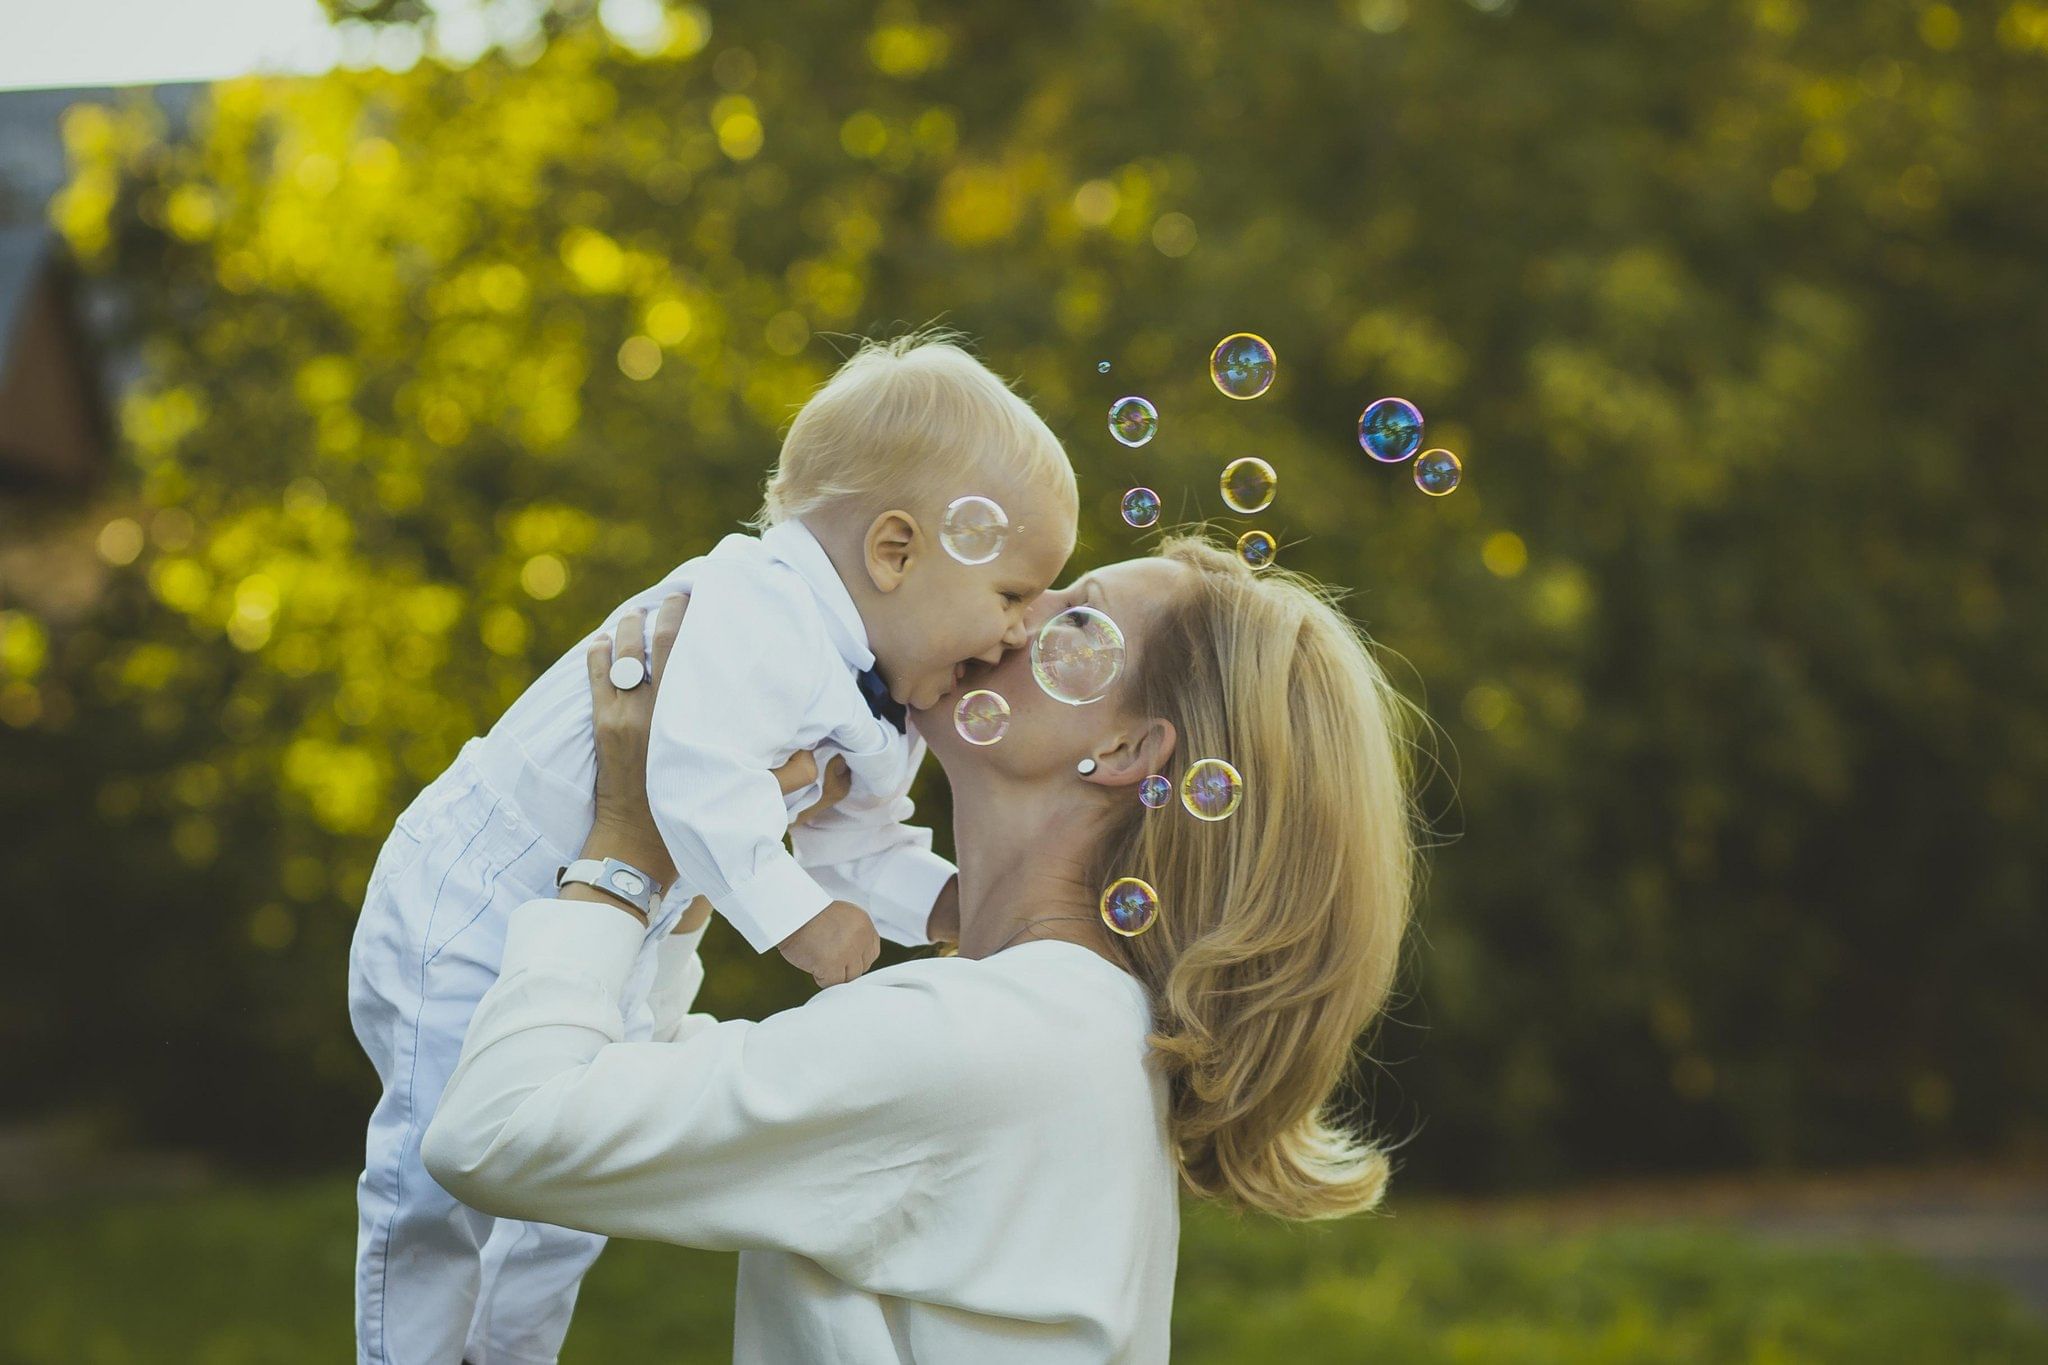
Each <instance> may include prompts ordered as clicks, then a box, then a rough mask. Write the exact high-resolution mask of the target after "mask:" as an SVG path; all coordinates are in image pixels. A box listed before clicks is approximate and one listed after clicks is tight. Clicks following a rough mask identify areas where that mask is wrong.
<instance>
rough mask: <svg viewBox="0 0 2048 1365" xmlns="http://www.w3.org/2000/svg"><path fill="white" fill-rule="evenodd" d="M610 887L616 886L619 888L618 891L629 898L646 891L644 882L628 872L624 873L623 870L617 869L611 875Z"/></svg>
mask: <svg viewBox="0 0 2048 1365" xmlns="http://www.w3.org/2000/svg"><path fill="white" fill-rule="evenodd" d="M612 885H613V886H616V887H617V888H619V890H621V891H623V892H625V893H626V894H627V895H629V896H637V895H639V894H640V893H641V892H643V891H645V890H646V889H647V883H646V882H643V881H641V880H640V879H639V878H638V877H636V876H634V875H633V874H632V873H630V872H627V871H625V870H624V869H623V868H621V869H618V870H616V871H614V872H613V873H612Z"/></svg>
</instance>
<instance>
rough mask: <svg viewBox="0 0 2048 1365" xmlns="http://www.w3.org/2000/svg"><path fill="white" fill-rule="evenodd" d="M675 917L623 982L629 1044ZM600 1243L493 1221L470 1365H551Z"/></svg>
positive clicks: (650, 1019)
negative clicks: (664, 937)
mask: <svg viewBox="0 0 2048 1365" xmlns="http://www.w3.org/2000/svg"><path fill="white" fill-rule="evenodd" d="M682 899H684V900H687V899H688V898H687V897H684V898H682ZM682 909H683V907H682V906H681V905H680V904H676V905H667V904H665V905H664V906H663V907H662V908H661V911H660V912H659V913H658V914H657V915H656V917H655V920H654V924H653V929H654V931H655V933H654V935H653V936H652V937H651V938H650V940H649V942H648V944H647V945H646V946H645V947H643V948H642V949H641V954H640V960H639V961H638V962H636V963H635V964H634V968H633V972H632V974H631V976H630V977H629V979H628V980H627V983H626V988H625V992H624V994H625V1001H624V1004H625V1017H624V1021H623V1022H624V1024H625V1036H626V1038H627V1040H628V1041H631V1042H646V1041H647V1040H648V1039H649V1038H651V1037H652V1036H653V1034H654V1014H653V1010H652V1008H651V1006H650V1003H649V1001H648V998H647V993H648V987H649V985H650V984H651V983H652V980H653V976H654V961H655V945H656V944H658V943H660V942H661V935H662V933H663V931H665V930H667V929H669V928H671V927H672V926H673V925H674V923H675V921H676V919H677V917H678V916H679V915H681V914H682ZM605 1241H606V1239H605V1238H604V1237H602V1236H599V1235H598V1234H596V1233H590V1232H578V1231H576V1230H575V1229H573V1228H563V1227H556V1226H555V1225H554V1224H552V1223H515V1222H512V1221H510V1220H508V1219H499V1220H498V1222H497V1224H496V1226H494V1227H493V1228H492V1229H491V1239H490V1241H489V1242H488V1243H487V1244H486V1245H485V1247H484V1252H483V1288H482V1289H481V1291H480V1292H479V1293H478V1295H477V1304H476V1318H475V1320H474V1321H473V1322H471V1323H470V1326H469V1347H468V1350H467V1352H466V1358H467V1359H468V1360H469V1361H470V1365H553V1362H554V1361H555V1359H556V1357H557V1356H558V1355H559V1354H560V1353H561V1349H562V1341H563V1338H565V1337H566V1336H567V1335H568V1333H569V1318H570V1315H571V1314H572V1313H573V1312H574V1311H575V1308H576V1293H577V1290H578V1289H580V1288H581V1287H582V1283H583V1276H584V1275H585V1273H586V1272H588V1271H589V1269H590V1266H591V1264H592V1263H593V1262H595V1261H596V1260H597V1257H598V1253H599V1252H601V1251H603V1250H604V1246H605Z"/></svg>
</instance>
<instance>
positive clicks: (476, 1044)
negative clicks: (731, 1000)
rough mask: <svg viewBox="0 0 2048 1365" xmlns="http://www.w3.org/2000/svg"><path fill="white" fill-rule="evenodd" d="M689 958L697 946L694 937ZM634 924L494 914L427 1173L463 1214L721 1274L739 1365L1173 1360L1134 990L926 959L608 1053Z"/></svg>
mask: <svg viewBox="0 0 2048 1365" xmlns="http://www.w3.org/2000/svg"><path fill="white" fill-rule="evenodd" d="M699 932H700V933H701V931H699ZM641 935H642V930H641V927H640V925H639V924H638V923H637V922H635V921H634V920H633V918H632V917H631V916H629V915H626V914H625V913H623V912H622V911H620V910H618V909H617V908H615V907H612V906H608V905H598V904H593V903H588V902H578V901H546V900H537V901H529V902H527V903H526V904H524V905H522V906H520V907H519V909H518V910H516V911H515V912H514V913H513V916H512V919H511V922H510V925H509V930H508V934H507V937H506V941H505V959H504V966H503V970H502V974H501V975H500V977H499V979H498V981H497V984H496V985H494V986H492V988H491V990H490V992H489V993H488V994H487V995H485V996H484V998H483V1002H482V1003H481V1005H479V1006H478V1008H477V1012H476V1015H475V1017H474V1019H473V1020H472V1021H471V1023H470V1027H469V1036H468V1037H467V1039H466V1040H465V1041H464V1043H463V1048H462V1060H461V1062H460V1064H459V1065H458V1066H457V1067H456V1070H455V1074H454V1076H453V1077H452V1078H451V1079H450V1080H449V1082H448V1087H447V1089H446V1091H445V1092H444V1093H443V1094H442V1096H441V1103H440V1108H439V1111H438V1112H437V1113H436V1115H435V1117H434V1120H433V1123H432V1124H431V1126H429V1128H428V1129H427V1132H426V1136H425V1139H424V1143H423V1147H422V1153H423V1157H424V1160H425V1163H426V1167H427V1170H428V1171H429V1172H430V1173H431V1174H432V1175H433V1177H434V1178H435V1179H436V1180H437V1181H439V1182H440V1183H441V1184H442V1185H443V1186H444V1187H445V1188H446V1189H447V1190H448V1191H449V1192H450V1193H451V1194H453V1195H455V1197H456V1198H458V1199H460V1200H462V1201H463V1202H464V1203H466V1204H469V1205H471V1206H473V1207H475V1208H478V1209H480V1210H482V1211H483V1212H486V1213H490V1214H495V1215H497V1216H500V1217H507V1218H521V1219H533V1220H539V1221H543V1222H549V1223H556V1224H560V1225H563V1226H566V1227H574V1228H582V1229H585V1230H588V1231H591V1232H600V1233H605V1234H607V1235H610V1236H614V1237H638V1238H645V1239H650V1240H655V1241H665V1242H674V1243H678V1244H681V1245H685V1246H696V1247H706V1248H710V1249H713V1250H734V1249H737V1250H739V1251H740V1252H741V1255H740V1274H739V1297H738V1302H737V1305H736V1308H735V1321H734V1359H735V1360H736V1361H741V1362H772V1363H773V1365H796V1363H797V1362H804V1361H834V1362H849V1363H850V1365H866V1363H868V1362H905V1361H926V1362H941V1363H942V1365H951V1363H952V1362H966V1361H971V1362H975V1365H1007V1363H1008V1362H1018V1363H1019V1365H1022V1363H1023V1362H1030V1363H1031V1365H1047V1362H1054V1363H1057V1362H1068V1361H1072V1362H1080V1361H1088V1362H1100V1361H1138V1362H1151V1361H1163V1360H1165V1359H1166V1358H1167V1351H1168V1345H1169V1319H1170V1317H1171V1311H1172V1303H1173V1278H1174V1269H1175V1260H1176V1256H1177V1252H1178V1246H1179V1234H1180V1214H1179V1205H1178V1202H1177V1192H1178V1186H1177V1176H1176V1173H1175V1170H1174V1166H1173V1163H1172V1159H1171V1156H1170V1149H1169V1138H1168V1130H1167V1092H1166V1083H1165V1080H1164V1078H1163V1077H1161V1076H1160V1075H1159V1074H1158V1073H1157V1072H1156V1071H1154V1070H1152V1069H1151V1068H1149V1067H1148V1066H1147V1065H1146V1064H1145V1054H1146V1051H1147V1045H1146V1042H1145V1036H1146V1033H1147V1031H1148V1030H1149V1028H1150V1027H1151V1019H1150V1011H1149V1008H1148V1006H1147V1003H1146V999H1145V993H1144V990H1143V988H1142V987H1141V986H1140V985H1139V984H1138V982H1137V981H1136V979H1135V978H1133V977H1131V976H1130V975H1129V974H1127V973H1125V972H1124V971H1122V970H1120V969H1119V968H1117V967H1116V966H1114V965H1112V964H1111V963H1109V962H1107V961H1105V960H1104V959H1103V958H1101V957H1099V956H1097V955H1096V954H1095V953H1093V952H1091V951H1090V950H1088V949H1086V948H1083V947H1081V946H1080V945H1078V944H1073V943H1066V942H1062V941H1059V940H1037V941H1030V942H1026V943H1021V944H1018V945H1017V946H1015V947H1013V948H1009V949H1007V950H1005V951H1003V952H1000V953H997V954H995V955H994V956H992V957H988V958H984V959H980V960H974V959H968V958H957V957H954V958H921V959H918V960H915V961H911V962H905V963H901V964H898V965H896V966H893V967H888V968H885V969H883V970H881V971H877V972H871V973H869V974H867V975H866V976H861V977H857V978H855V979H854V980H852V981H850V982H847V983H845V984H843V985H838V986H832V987H829V988H827V989H826V990H824V991H821V992H820V993H819V994H817V995H816V996H814V997H812V998H811V999H810V1000H809V1001H807V1002H806V1003H804V1004H802V1005H800V1006H798V1007H796V1008H795V1009H790V1010H784V1011H783V1012H781V1013H779V1014H775V1015H772V1016H770V1017H769V1018H767V1019H764V1020H762V1021H760V1022H758V1023H756V1022H752V1021H749V1020H743V1019H728V1020H723V1021H720V1020H714V1019H712V1018H711V1017H710V1016H709V1015H704V1014H693V1015H688V1016H684V1014H683V1013H682V1011H684V1010H686V1009H687V1008H688V1005H689V1003H690V1000H691V999H692V997H693V992H694V989H695V984H696V982H697V981H698V980H700V979H701V968H700V967H698V966H697V964H696V955H695V952H694V940H695V938H696V936H695V935H691V936H681V935H678V936H675V937H674V939H673V940H672V941H671V942H670V943H668V944H665V945H664V946H663V948H662V950H661V954H662V966H661V971H660V974H659V983H658V984H657V986H656V988H655V991H654V999H655V1001H656V1005H657V1009H658V1010H659V1011H660V1012H661V1015H662V1018H661V1019H660V1020H659V1021H658V1022H657V1034H656V1039H655V1041H652V1042H645V1043H627V1042H622V1041H620V1039H621V1037H622V1033H621V1027H620V1006H619V1000H620V987H621V985H622V983H623V980H624V978H625V975H626V973H627V971H628V968H629V966H630V964H631V962H632V959H633V956H634V954H635V952H636V950H637V949H638V948H639V946H640V943H641Z"/></svg>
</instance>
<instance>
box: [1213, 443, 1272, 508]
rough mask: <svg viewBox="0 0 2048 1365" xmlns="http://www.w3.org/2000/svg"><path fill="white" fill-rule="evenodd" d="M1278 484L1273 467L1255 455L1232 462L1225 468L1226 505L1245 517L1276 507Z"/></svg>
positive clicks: (1224, 490)
mask: <svg viewBox="0 0 2048 1365" xmlns="http://www.w3.org/2000/svg"><path fill="white" fill-rule="evenodd" d="M1279 485H1280V476H1279V475H1278V474H1275V473H1274V472H1273V466H1271V465H1269V464H1267V463H1266V462H1265V461H1264V460H1261V459H1260V458H1258V457H1257V456H1256V455H1247V456H1245V457H1244V458H1243V459H1241V460H1232V461H1231V462H1230V463H1229V464H1227V465H1225V466H1223V505H1224V506H1226V507H1228V508H1229V509H1230V510H1231V511H1233V512H1242V513H1244V514H1245V515H1246V516H1249V515H1251V514H1252V513H1253V512H1263V511H1265V510H1266V509H1267V508H1268V507H1271V506H1272V505H1273V490H1274V489H1276V488H1278V487H1279Z"/></svg>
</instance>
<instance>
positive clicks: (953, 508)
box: [939, 495, 1010, 564]
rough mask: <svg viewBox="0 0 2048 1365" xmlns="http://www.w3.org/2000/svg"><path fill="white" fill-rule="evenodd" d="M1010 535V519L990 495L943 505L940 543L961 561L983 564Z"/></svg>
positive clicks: (969, 497) (997, 553)
mask: <svg viewBox="0 0 2048 1365" xmlns="http://www.w3.org/2000/svg"><path fill="white" fill-rule="evenodd" d="M1009 538H1010V519H1009V518H1008V517H1006V516H1004V515H1003V509H1002V508H1001V507H1000V506H998V505H997V504H996V501H995V500H994V499H993V498H983V497H977V496H973V495H969V496H968V497H964V498H955V499H953V501H952V502H950V503H948V504H946V515H945V517H944V518H943V519H942V520H941V521H940V522H939V543H940V544H941V545H943V546H945V547H946V553H947V554H949V555H951V556H953V558H955V559H957V560H959V561H960V562H961V563H962V564H986V563H988V562H989V561H990V560H991V559H994V558H995V557H996V556H997V555H999V554H1001V553H1002V552H1003V542H1004V541H1006V540H1008V539H1009Z"/></svg>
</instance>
